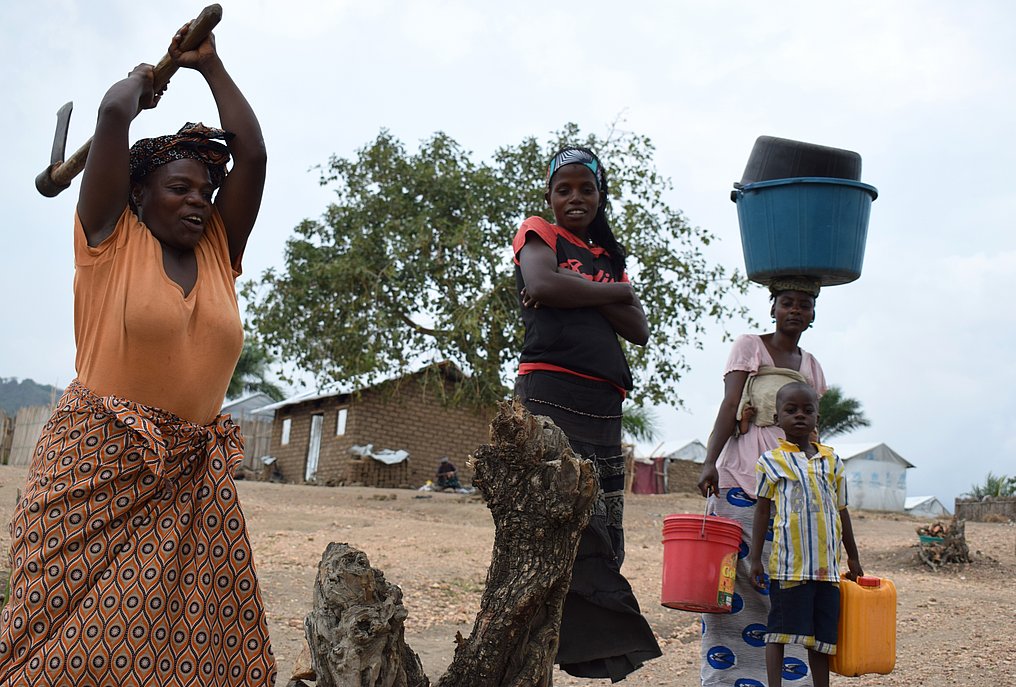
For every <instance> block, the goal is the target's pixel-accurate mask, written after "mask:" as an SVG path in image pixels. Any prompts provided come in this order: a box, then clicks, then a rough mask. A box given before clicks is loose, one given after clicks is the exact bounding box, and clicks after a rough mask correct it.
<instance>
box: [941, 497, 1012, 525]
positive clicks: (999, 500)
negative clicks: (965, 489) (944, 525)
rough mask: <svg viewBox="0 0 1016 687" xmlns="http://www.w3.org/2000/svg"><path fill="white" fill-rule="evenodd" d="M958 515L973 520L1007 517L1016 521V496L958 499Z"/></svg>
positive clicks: (992, 519)
mask: <svg viewBox="0 0 1016 687" xmlns="http://www.w3.org/2000/svg"><path fill="white" fill-rule="evenodd" d="M955 513H956V517H957V518H962V519H963V520H969V521H971V522H989V521H998V520H1000V519H1007V520H1010V521H1013V522H1016V496H986V497H984V498H983V499H956V510H955Z"/></svg>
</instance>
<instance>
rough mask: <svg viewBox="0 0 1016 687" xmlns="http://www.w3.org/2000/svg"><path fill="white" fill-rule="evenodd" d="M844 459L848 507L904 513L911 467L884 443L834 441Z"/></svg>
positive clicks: (834, 445) (838, 452) (834, 446)
mask: <svg viewBox="0 0 1016 687" xmlns="http://www.w3.org/2000/svg"><path fill="white" fill-rule="evenodd" d="M833 448H834V449H835V450H836V454H837V455H838V456H839V457H840V458H841V459H842V460H843V464H844V466H845V468H846V477H847V499H848V501H849V507H850V509H851V510H885V511H896V512H901V513H902V512H903V511H904V509H905V507H906V499H907V470H908V469H910V468H912V467H914V466H913V465H912V464H911V463H909V462H908V461H907V460H905V459H904V458H903V456H901V455H900V454H898V453H896V451H894V450H892V449H891V448H889V447H888V446H886V445H885V444H835V443H834V444H833Z"/></svg>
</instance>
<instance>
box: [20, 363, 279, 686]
mask: <svg viewBox="0 0 1016 687" xmlns="http://www.w3.org/2000/svg"><path fill="white" fill-rule="evenodd" d="M242 456H243V440H242V437H241V436H240V433H239V429H238V428H237V427H236V425H234V424H233V423H232V421H231V420H230V419H229V417H228V416H220V417H219V418H217V419H216V421H215V422H214V423H212V424H210V425H207V426H199V425H195V424H192V423H190V422H187V421H185V420H182V419H180V418H179V417H177V416H175V415H172V414H170V413H167V412H165V411H161V410H159V409H156V408H151V407H147V406H142V405H140V404H137V403H133V402H131V401H127V400H124V399H120V398H116V397H112V396H109V397H103V398H100V397H98V396H96V395H95V394H93V393H92V392H91V391H89V390H88V389H87V388H86V387H84V386H83V385H81V384H80V383H78V382H77V381H75V382H72V383H71V385H70V386H69V387H68V389H67V391H66V392H65V393H64V395H63V397H62V398H61V399H60V402H59V404H58V406H57V408H56V410H55V411H54V413H53V416H52V417H51V418H50V420H49V422H48V423H47V424H46V426H45V428H44V430H43V433H42V436H41V438H40V439H39V442H38V444H37V446H36V449H35V455H34V458H33V461H32V465H31V468H30V471H29V475H28V481H27V485H26V487H25V490H24V493H23V495H22V498H21V501H20V502H19V503H18V505H17V508H16V510H15V512H14V516H13V519H12V521H11V525H10V530H11V550H10V562H11V567H12V572H11V594H10V601H9V602H8V604H7V606H6V607H5V608H4V609H3V613H2V620H0V686H2V687H8V686H13V685H54V686H55V685H75V686H76V687H86V686H95V687H108V686H110V685H117V686H118V687H119V686H124V687H127V686H135V685H137V686H140V685H164V686H177V685H179V686H181V687H182V686H183V685H202V686H206V687H219V686H222V687H226V686H229V687H234V686H236V687H239V686H244V687H248V686H250V687H253V686H258V687H260V686H262V685H273V684H274V683H275V659H274V657H273V656H272V650H271V645H270V643H269V640H268V624H267V621H266V618H265V613H264V605H263V603H262V600H261V592H260V589H259V588H258V582H257V577H256V575H255V571H254V561H253V558H252V552H251V545H250V541H249V539H248V536H247V528H246V524H245V522H244V518H243V514H242V513H241V511H240V504H239V501H238V500H237V494H236V486H235V484H234V482H233V477H232V473H233V470H234V469H235V468H236V466H237V464H238V463H239V462H240V460H241V459H242Z"/></svg>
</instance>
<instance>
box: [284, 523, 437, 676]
mask: <svg viewBox="0 0 1016 687" xmlns="http://www.w3.org/2000/svg"><path fill="white" fill-rule="evenodd" d="M407 616H408V613H407V611H406V607H405V606H404V605H403V604H402V590H401V589H399V588H398V587H397V586H395V585H393V584H389V583H388V582H386V581H385V576H384V573H382V572H381V571H380V570H375V569H374V568H372V567H371V565H370V561H368V560H367V556H366V554H364V553H363V552H362V551H358V550H356V549H354V548H353V547H351V546H349V545H348V544H336V543H334V542H333V543H331V544H329V545H328V547H327V548H326V549H325V553H324V556H322V558H321V563H320V564H319V565H318V574H317V578H316V579H315V580H314V607H313V609H312V610H311V612H310V613H309V614H308V615H307V619H306V620H305V621H304V631H305V633H306V637H307V643H308V645H309V646H310V655H311V667H312V670H313V673H314V675H315V677H316V680H317V684H318V686H319V687H346V686H347V685H349V686H352V685H356V686H358V687H361V686H362V687H429V686H430V681H429V680H428V679H427V676H426V675H424V673H423V666H422V664H421V663H420V657H419V656H417V655H416V653H415V652H413V650H412V649H410V648H409V646H408V645H407V644H406V641H405V628H404V623H405V620H406V617H407ZM304 677H307V676H304Z"/></svg>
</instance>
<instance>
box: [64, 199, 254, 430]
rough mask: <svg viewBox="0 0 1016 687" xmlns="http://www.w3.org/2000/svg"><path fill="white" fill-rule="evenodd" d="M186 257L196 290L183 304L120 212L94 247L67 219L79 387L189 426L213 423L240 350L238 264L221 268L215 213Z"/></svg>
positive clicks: (137, 225)
mask: <svg viewBox="0 0 1016 687" xmlns="http://www.w3.org/2000/svg"><path fill="white" fill-rule="evenodd" d="M194 254H195V257H196V258H197V266H198V276H197V282H196V283H195V284H194V288H193V289H191V291H190V293H189V294H187V295H186V296H184V293H183V289H182V288H181V287H180V285H179V284H177V283H176V282H174V281H173V280H171V279H170V278H169V277H168V276H167V275H166V271H165V269H164V268H163V262H162V244H160V243H159V241H158V239H156V238H155V237H154V236H153V235H152V234H151V232H150V231H149V230H148V228H147V227H146V226H145V225H144V224H143V223H142V222H141V221H140V220H139V219H138V217H137V215H135V214H134V212H133V211H131V209H130V208H127V209H125V210H124V213H123V215H121V216H120V219H119V220H118V221H117V225H116V228H115V229H114V230H113V233H112V234H111V235H110V236H109V237H108V238H107V239H106V240H105V241H103V242H102V243H101V244H99V245H98V246H95V247H91V246H89V245H88V242H87V240H86V238H85V232H84V230H83V229H82V227H81V221H80V219H79V218H78V217H77V213H75V216H74V267H75V270H74V337H75V340H76V342H77V356H76V359H75V368H76V370H77V374H78V380H79V381H80V382H81V383H82V384H84V385H85V386H87V387H88V388H90V389H91V390H92V391H94V392H95V393H96V394H98V395H100V396H110V395H114V396H121V397H123V398H127V399H130V400H132V401H136V402H138V403H142V404H144V405H149V406H155V407H157V408H161V409H163V410H167V411H169V412H171V413H174V414H176V415H179V416H180V417H182V418H183V419H185V420H189V421H191V422H194V423H197V424H208V423H209V422H211V421H212V420H214V419H215V417H216V416H217V415H218V414H219V408H220V407H221V406H222V401H223V398H224V396H225V394H226V388H227V387H228V386H229V380H230V377H232V375H233V368H234V367H235V365H236V361H237V358H239V355H240V348H241V346H242V345H243V326H242V324H241V322H240V312H239V307H238V305H237V300H236V287H235V281H236V277H237V276H239V274H240V271H239V265H237V266H236V267H233V266H231V265H230V262H229V244H228V241H227V238H226V229H225V226H224V225H223V224H222V218H221V217H220V216H219V213H218V212H213V213H212V218H211V221H210V222H209V223H208V226H207V228H206V229H205V232H204V234H203V235H202V237H201V240H200V241H199V242H198V245H197V246H196V247H195V249H194Z"/></svg>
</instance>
